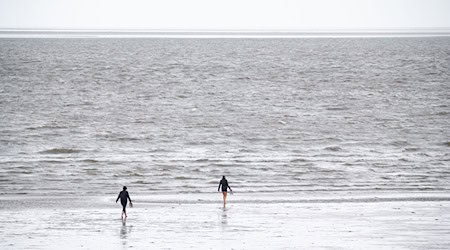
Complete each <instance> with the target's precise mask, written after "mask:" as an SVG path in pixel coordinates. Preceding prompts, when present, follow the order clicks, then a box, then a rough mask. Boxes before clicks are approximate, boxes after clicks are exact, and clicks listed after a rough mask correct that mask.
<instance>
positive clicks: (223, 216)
mask: <svg viewBox="0 0 450 250" xmlns="http://www.w3.org/2000/svg"><path fill="white" fill-rule="evenodd" d="M220 226H221V228H222V230H224V229H225V228H226V227H227V226H228V215H227V208H225V207H224V208H222V213H221V218H220Z"/></svg>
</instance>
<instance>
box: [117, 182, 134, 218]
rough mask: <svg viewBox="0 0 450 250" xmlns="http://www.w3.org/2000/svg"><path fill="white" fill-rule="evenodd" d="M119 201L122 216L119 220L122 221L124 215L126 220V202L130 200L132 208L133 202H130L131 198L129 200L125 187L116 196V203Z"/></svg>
mask: <svg viewBox="0 0 450 250" xmlns="http://www.w3.org/2000/svg"><path fill="white" fill-rule="evenodd" d="M119 199H120V203H121V204H122V215H121V216H120V218H122V219H123V215H125V218H127V211H126V208H127V202H128V200H130V206H131V207H132V206H133V202H131V198H130V195H129V194H128V191H127V187H126V186H123V190H122V191H121V192H120V193H119V196H117V199H116V203H117V201H118V200H119Z"/></svg>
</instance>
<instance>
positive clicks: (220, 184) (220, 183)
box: [217, 181, 222, 192]
mask: <svg viewBox="0 0 450 250" xmlns="http://www.w3.org/2000/svg"><path fill="white" fill-rule="evenodd" d="M220 186H222V181H220V182H219V187H218V188H217V192H219V190H220Z"/></svg>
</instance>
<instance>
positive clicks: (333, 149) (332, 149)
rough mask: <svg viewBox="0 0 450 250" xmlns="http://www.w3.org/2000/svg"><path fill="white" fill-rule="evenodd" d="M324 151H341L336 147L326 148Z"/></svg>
mask: <svg viewBox="0 0 450 250" xmlns="http://www.w3.org/2000/svg"><path fill="white" fill-rule="evenodd" d="M325 150H328V151H333V152H338V151H342V148H340V147H338V146H331V147H326V148H325Z"/></svg>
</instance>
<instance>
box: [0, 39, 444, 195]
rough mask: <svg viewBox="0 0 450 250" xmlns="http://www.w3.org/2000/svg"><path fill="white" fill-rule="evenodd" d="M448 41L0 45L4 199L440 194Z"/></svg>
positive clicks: (122, 41) (110, 41)
mask: <svg viewBox="0 0 450 250" xmlns="http://www.w3.org/2000/svg"><path fill="white" fill-rule="evenodd" d="M449 112H450V37H370V38H369V37H362V38H358V37H341V38H325V37H321V38H259V39H258V38H233V39H227V38H184V39H179V38H26V39H25V38H1V39H0V194H1V195H12V196H18V197H33V196H43V195H45V196H55V197H57V196H73V197H77V196H85V195H92V196H105V197H107V196H114V198H115V196H117V193H118V192H119V191H120V190H121V189H122V186H123V185H126V186H127V187H128V190H129V191H130V193H131V194H135V195H149V196H152V195H165V194H174V195H182V194H208V193H216V192H217V187H218V184H219V180H220V179H221V178H222V176H226V178H227V179H228V182H229V184H230V186H231V187H232V189H233V191H234V192H235V193H236V194H238V193H242V194H247V195H252V194H270V195H272V196H275V197H284V196H295V197H302V196H305V195H309V196H312V197H314V196H316V195H320V194H332V195H333V196H336V197H349V196H354V195H359V194H367V195H372V196H376V195H378V194H382V193H385V194H399V195H402V194H412V195H414V194H423V193H432V194H436V195H440V194H448V192H449V191H450V113H449Z"/></svg>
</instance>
